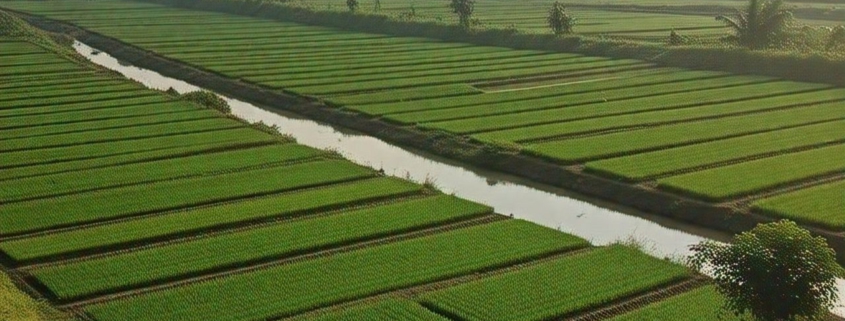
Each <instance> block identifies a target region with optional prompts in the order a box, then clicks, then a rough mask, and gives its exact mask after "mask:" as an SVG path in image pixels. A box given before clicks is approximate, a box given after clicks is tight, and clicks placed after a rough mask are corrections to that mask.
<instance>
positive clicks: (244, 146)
mask: <svg viewBox="0 0 845 321" xmlns="http://www.w3.org/2000/svg"><path fill="white" fill-rule="evenodd" d="M221 130H226V129H221ZM278 143H289V142H286V141H269V140H268V141H257V142H249V143H239V144H237V143H236V144H232V145H225V146H218V147H211V148H208V149H203V150H198V151H189V152H183V153H176V154H172V155H167V156H158V157H150V158H145V159H139V160H133V161H126V162H119V163H114V164H109V165H103V166H94V167H86V168H82V169H71V170H66V171H58V172H51V173H45V174H43V175H42V174H36V175H27V176H20V177H13V178H0V182H2V181H6V180H15V179H21V178H29V177H38V176H45V175H53V174H59V173H68V172H76V171H82V170H88V169H96V168H105V167H112V166H121V165H127V164H135V163H147V162H153V161H157V160H166V159H170V158H180V157H187V156H196V155H202V154H212V153H218V152H226V151H236V150H241V149H248V148H254V147H262V146H268V145H272V144H278ZM166 149H168V148H160V149H158V148H157V149H151V150H145V151H140V152H139V151H130V152H124V153H117V154H110V155H106V156H99V155H97V156H91V157H78V158H70V159H61V160H48V161H43V162H37V163H27V164H20V165H14V166H6V167H3V166H0V170H3V169H14V168H22V167H30V166H41V165H53V164H60V163H67V162H74V161H81V160H91V159H97V158H102V157H112V156H120V155H131V154H136V153H142V152H150V151H157V150H166Z"/></svg>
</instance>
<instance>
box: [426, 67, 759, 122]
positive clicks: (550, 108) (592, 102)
mask: <svg viewBox="0 0 845 321" xmlns="http://www.w3.org/2000/svg"><path fill="white" fill-rule="evenodd" d="M772 82H774V80H764V81H756V82H749V83H743V84H730V85H719V86H713V87H705V88H702V89H698V90H695V91H708V90H718V89H729V88H736V87H741V86H753V85H761V84H766V83H772ZM688 92H692V91H691V90H688V89H681V90H670V91H665V92H659V93H656V94H655V93H648V94H640V95H634V96H624V97H618V98H612V99H607V98H605V99H604V100H603V101H600V100H598V98H596V99H594V100H590V101H582V102H578V103H573V104H566V103H565V101H566V96H561V103H560V104H556V105H554V106H545V107H539V108H528V109H519V110H517V111H516V112H508V111H506V110H503V111H499V112H495V113H483V114H476V115H468V116H467V115H464V116H460V115H453V116H450V117H444V118H438V119H433V120H426V121H422V122H419V123H423V124H431V123H435V124H436V123H440V122H450V121H462V120H472V119H483V118H487V117H493V116H509V115H520V114H528V113H536V112H544V111H553V110H566V109H568V108H575V107H582V106H587V105H600V104H603V103H620V102H625V101H629V100H636V99H643V98H656V97H661V96H669V95H675V94H683V93H688ZM770 96H771V95H770ZM770 96H758V97H751V98H764V97H770ZM744 99H748V98H742V99H739V100H738V101H741V100H744ZM531 100H533V99H529V100H525V102H526V103H531ZM729 102H732V101H731V100H725V101H718V102H716V103H729ZM709 104H713V102H707V103H690V104H686V105H676V106H672V107H667V108H653V109H647V110H637V111H633V112H621V113H612V114H603V115H592V116H582V117H573V118H570V119H566V120H564V121H561V120H537V121H535V122H531V123H527V124H519V125H511V126H501V127H496V128H489V129H475V130H467V131H461V132H460V134H463V135H472V134H480V133H486V132H491V131H500V130H508V129H517V128H522V127H528V126H537V125H548V124H554V123H562V122H570V121H576V120H584V119H592V118H601V117H607V116H617V115H625V114H637V113H642V112H648V111H658V110H670V109H676V108H679V107H697V106H706V105H709ZM460 108H463V107H450V108H440V109H436V110H435V111H443V110H457V111H460Z"/></svg>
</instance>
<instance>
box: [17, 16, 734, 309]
mask: <svg viewBox="0 0 845 321" xmlns="http://www.w3.org/2000/svg"><path fill="white" fill-rule="evenodd" d="M4 14H5V13H4V12H2V11H0V15H4ZM0 18H3V16H0ZM0 52H4V53H5V52H17V53H19V54H15V55H12V56H8V55H7V56H6V57H5V58H4V59H3V65H2V66H0V73H4V72H8V73H9V74H13V75H16V76H15V77H12V78H9V79H8V81H7V78H4V82H3V83H2V86H3V87H4V88H8V89H9V90H8V91H7V90H4V91H2V92H0V101H2V102H7V103H9V104H8V105H3V106H4V107H3V108H2V114H0V133H2V134H4V135H2V137H3V138H2V139H0V146H2V147H0V148H2V149H3V150H4V152H3V157H2V158H0V168H2V169H3V170H2V172H0V173H2V174H0V181H2V185H0V186H2V187H0V265H2V266H3V268H4V270H7V271H9V272H10V273H9V274H10V275H11V276H12V277H13V279H14V280H15V281H16V282H17V284H18V285H17V286H15V285H13V284H12V282H8V281H6V279H5V275H0V277H2V279H0V281H2V284H0V300H2V299H3V298H6V297H9V298H12V300H14V302H13V303H14V304H15V305H14V306H24V305H31V304H33V303H29V302H30V301H28V298H27V297H25V296H24V295H23V294H20V293H19V292H17V287H25V288H27V289H28V290H29V293H30V294H32V295H34V296H35V298H37V299H41V300H46V301H45V302H47V303H49V304H51V305H52V306H53V307H56V308H59V309H61V310H64V311H65V312H68V313H71V314H74V315H76V316H77V317H80V319H85V320H98V321H107V320H227V321H228V320H255V319H280V318H292V319H295V320H318V321H329V320H398V321H405V320H407V321H413V320H419V321H425V320H439V321H447V320H453V319H452V318H451V317H450V315H462V316H466V318H467V320H470V319H472V320H475V319H478V318H481V320H493V319H495V320H545V319H547V318H550V317H551V318H554V317H560V316H571V315H579V314H585V313H589V312H590V311H592V310H594V309H600V308H603V307H606V306H609V305H612V304H614V302H616V301H617V300H620V299H624V298H627V297H629V296H632V295H643V294H649V293H652V292H654V291H659V290H660V289H662V288H664V287H667V286H672V285H674V284H679V283H683V282H688V281H690V280H693V279H694V278H696V277H697V276H696V274H695V273H694V272H692V271H690V270H688V269H687V268H685V267H683V266H682V265H679V264H676V263H673V262H671V261H668V260H663V259H658V258H654V257H651V256H648V255H646V254H645V253H643V252H641V251H639V250H636V249H634V248H631V247H626V246H623V245H612V246H607V247H595V246H592V245H590V244H589V243H588V242H587V241H586V240H583V239H581V238H579V237H576V236H573V235H569V234H566V233H562V232H560V231H557V230H554V229H549V228H545V227H541V226H539V225H535V224H533V223H529V222H526V221H521V220H516V219H511V218H509V217H506V216H503V215H500V214H496V213H495V212H494V211H493V209H492V208H490V207H489V206H486V205H482V204H478V203H474V202H470V201H467V200H464V199H461V198H458V197H456V196H452V195H446V194H443V193H441V192H438V191H436V190H433V189H431V188H430V187H425V186H423V185H421V184H419V183H415V182H411V181H407V180H403V179H399V178H395V177H389V176H385V175H384V174H383V173H380V172H379V171H376V170H374V169H372V168H368V167H363V166H360V165H356V164H353V163H351V162H349V161H347V160H344V159H342V158H340V157H339V156H337V155H336V154H335V153H331V152H327V151H322V150H318V149H314V148H311V147H307V146H304V145H300V144H297V143H296V142H293V141H292V140H291V139H290V138H287V137H285V136H280V135H274V134H271V133H267V132H264V131H260V130H258V129H256V128H254V127H253V126H251V125H250V124H247V123H246V122H244V121H241V120H238V119H235V118H234V117H230V116H227V115H224V114H222V113H220V112H218V111H215V110H212V109H208V108H205V107H203V106H199V105H196V104H194V103H189V102H187V101H185V100H182V99H180V98H178V97H176V96H170V95H167V94H165V93H162V92H157V91H153V90H148V89H145V88H143V87H141V86H140V85H137V84H134V83H132V82H129V81H126V80H124V79H120V78H118V77H117V76H115V75H113V74H111V73H107V72H103V71H101V70H98V69H94V68H93V67H91V66H88V65H82V64H80V63H78V62H71V61H70V60H65V59H64V58H60V56H59V55H56V54H55V53H54V52H51V51H50V50H48V49H45V48H43V47H41V46H39V45H36V44H34V43H30V42H28V41H24V40H21V39H19V38H11V37H8V36H0ZM44 59H55V60H56V62H57V63H55V64H52V63H51V64H45V65H39V64H38V62H39V61H42V60H44ZM22 65H38V66H39V70H38V73H37V74H34V75H29V76H28V77H24V76H22V75H23V74H21V72H20V71H14V72H12V70H14V69H15V68H17V67H15V66H22ZM10 66H11V67H10ZM17 75H21V76H17ZM71 75H73V76H71ZM77 75H84V76H77ZM84 82H91V83H93V84H96V86H81V84H82V83H84ZM25 88H27V89H25ZM73 88H81V89H80V92H83V91H84V94H79V95H77V94H73V93H74V90H73ZM83 89H84V90H83ZM23 92H26V93H27V95H22V94H20V93H23ZM68 93H70V94H68ZM35 97H49V98H44V99H43V100H39V99H35ZM24 128H26V129H27V130H24ZM611 262H614V263H619V262H624V264H611ZM596 265H600V266H602V268H601V269H593V268H590V267H591V266H596ZM643 271H648V272H647V273H643ZM532 282H537V283H532ZM7 293H15V294H14V296H8V295H7ZM708 293H709V292H708ZM688 295H698V291H697V290H695V289H694V290H692V291H690V292H686V293H681V294H679V296H677V297H676V298H674V297H673V298H672V300H666V301H665V302H663V303H661V308H662V309H674V310H679V309H681V308H682V306H681V305H683V304H688V302H687V301H685V300H684V299H685V298H686V296H688ZM455 297H460V298H461V299H460V300H452V299H451V298H455ZM538 298H547V300H538ZM717 299H718V298H717ZM718 302H719V301H718V300H716V299H714V300H713V304H717V303H718ZM479 303H482V304H481V305H479ZM709 304H710V302H708V305H707V306H704V307H701V311H702V313H706V312H707V311H709V310H707V309H715V308H716V306H715V305H713V306H711V305H709ZM41 305H43V306H40V305H39V306H34V308H33V309H38V310H43V312H33V313H43V314H45V317H47V316H49V315H52V314H56V312H53V311H51V310H50V309H49V308H48V307H46V306H47V304H46V303H42V304H41ZM487 307H492V308H495V309H488V308H487ZM3 311H4V310H3V309H0V312H3ZM15 313H18V312H17V311H15ZM22 313H25V311H23V312H22ZM485 313H495V314H494V315H495V317H493V318H490V315H489V314H486V315H485ZM631 313H640V312H639V310H633V311H631ZM642 313H647V311H646V312H642Z"/></svg>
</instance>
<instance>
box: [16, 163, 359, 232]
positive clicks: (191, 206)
mask: <svg viewBox="0 0 845 321" xmlns="http://www.w3.org/2000/svg"><path fill="white" fill-rule="evenodd" d="M372 177H376V176H375V175H372V176H364V177H353V178H343V179H338V180H335V181H332V182H331V183H315V184H306V185H302V186H297V187H294V188H283V189H279V190H272V191H266V192H265V191H262V192H256V193H251V194H246V195H240V196H236V197H232V198H220V199H212V200H205V201H202V202H197V203H193V204H187V205H184V206H182V205H180V206H178V207H176V208H167V209H163V210H151V211H141V212H135V213H131V214H128V215H122V216H115V217H111V218H103V219H97V220H91V221H88V222H83V223H68V224H63V225H55V226H53V227H45V228H38V229H32V230H29V231H26V232H15V233H9V234H6V235H4V236H3V237H0V241H6V240H10V239H15V238H26V237H31V236H34V235H43V234H49V233H56V232H63V231H67V230H73V229H79V228H86V227H90V226H94V225H95V224H97V223H113V222H119V221H121V220H122V219H127V218H138V217H149V216H151V215H162V214H166V213H172V212H178V211H185V210H193V209H197V208H203V207H207V206H216V205H222V204H228V203H234V202H238V201H242V200H247V199H254V198H257V197H262V196H269V195H278V194H282V193H284V192H296V191H302V190H305V189H310V188H314V187H323V186H329V185H332V184H334V183H347V182H353V181H358V180H362V179H366V178H372Z"/></svg>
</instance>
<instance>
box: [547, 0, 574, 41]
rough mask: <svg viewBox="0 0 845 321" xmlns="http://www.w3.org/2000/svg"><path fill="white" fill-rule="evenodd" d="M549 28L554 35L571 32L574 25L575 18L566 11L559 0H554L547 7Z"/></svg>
mask: <svg viewBox="0 0 845 321" xmlns="http://www.w3.org/2000/svg"><path fill="white" fill-rule="evenodd" d="M548 22H549V28H552V32H554V34H555V35H558V36H560V35H563V34H568V33H572V28H573V27H574V26H575V18H573V17H571V16H569V14H568V13H566V8H565V7H564V6H563V4H562V3H560V1H555V3H553V4H552V7H551V9H549V18H548Z"/></svg>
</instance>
